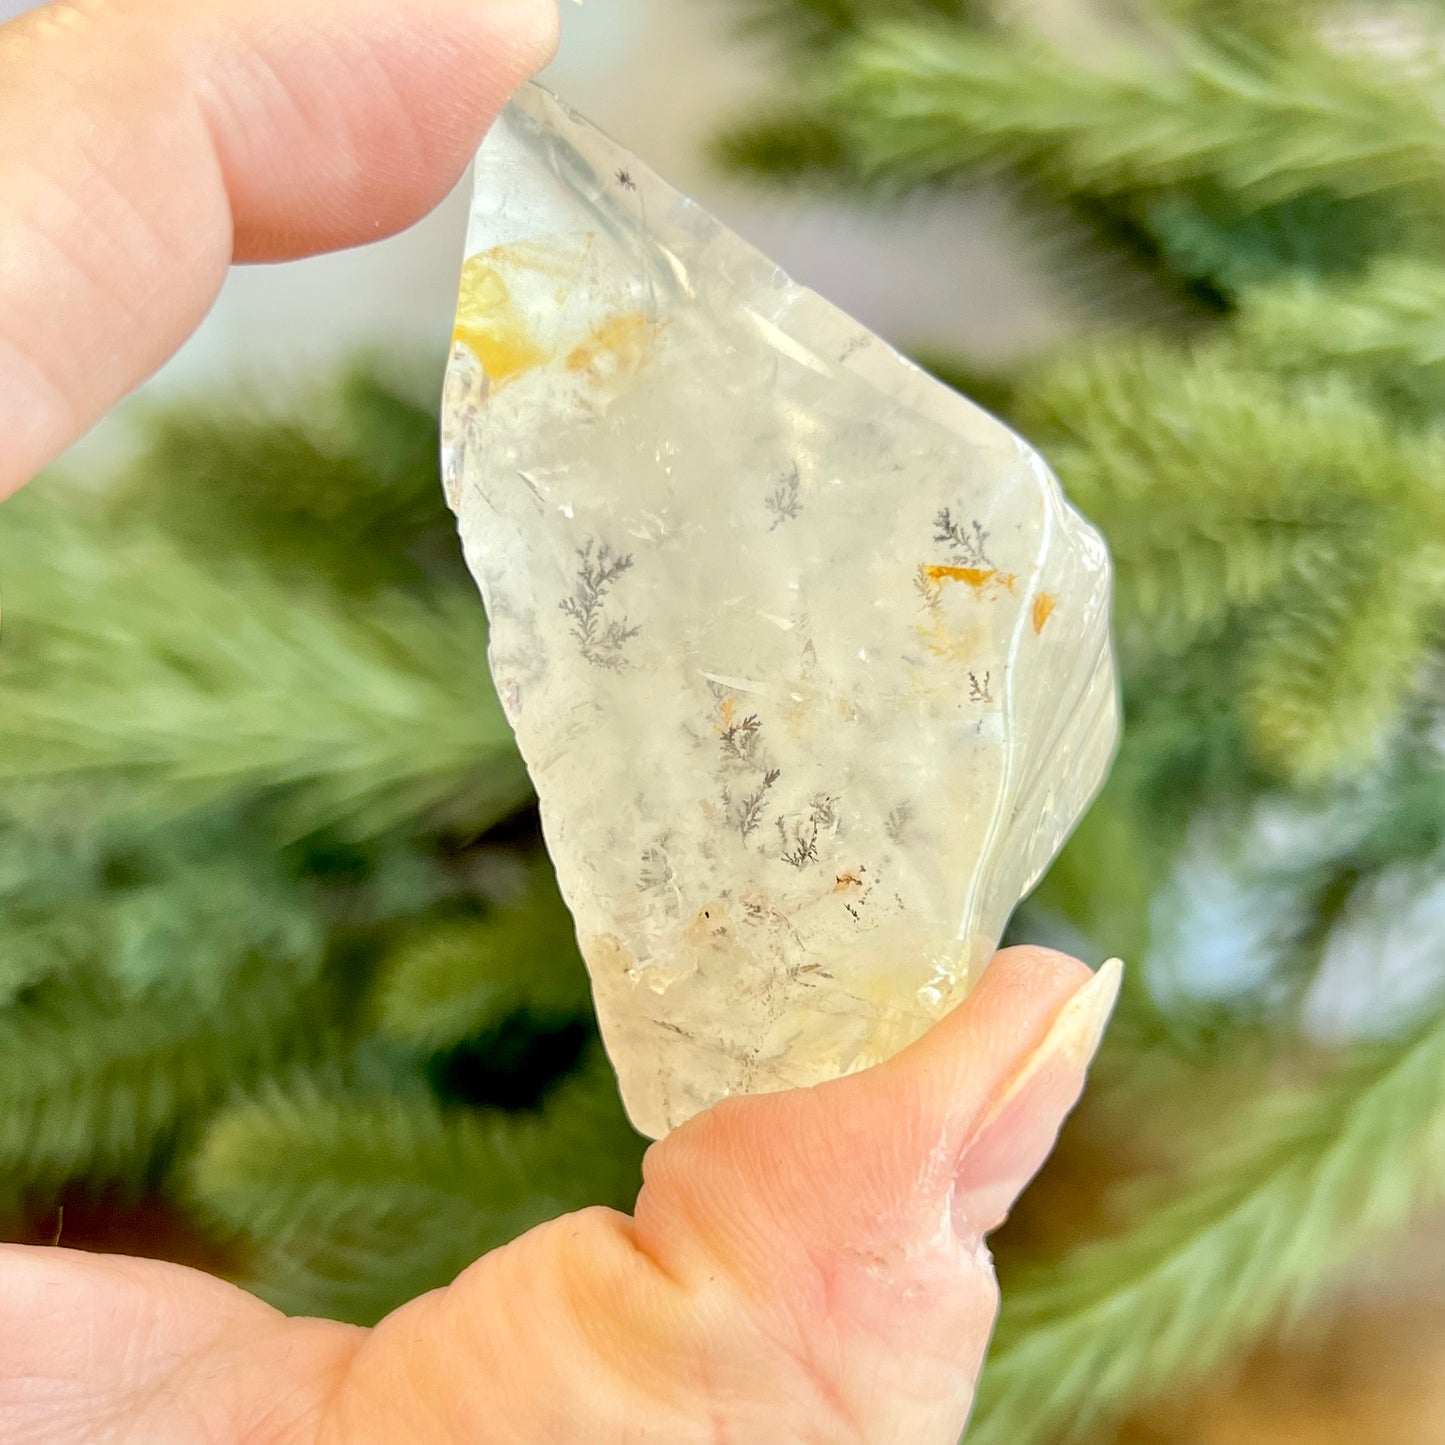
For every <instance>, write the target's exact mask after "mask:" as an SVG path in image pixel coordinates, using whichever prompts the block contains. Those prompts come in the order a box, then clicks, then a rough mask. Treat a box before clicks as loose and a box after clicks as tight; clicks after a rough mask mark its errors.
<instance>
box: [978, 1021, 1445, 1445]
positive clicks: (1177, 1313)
mask: <svg viewBox="0 0 1445 1445" xmlns="http://www.w3.org/2000/svg"><path fill="white" fill-rule="evenodd" d="M1230 1133H1231V1139H1230V1141H1229V1142H1228V1143H1226V1144H1223V1145H1221V1146H1219V1147H1218V1148H1216V1149H1215V1150H1214V1151H1213V1152H1212V1153H1210V1154H1209V1155H1208V1156H1207V1157H1204V1158H1202V1159H1201V1162H1200V1165H1199V1167H1198V1169H1197V1170H1196V1171H1195V1174H1194V1177H1193V1178H1192V1179H1191V1180H1189V1181H1187V1182H1185V1183H1184V1184H1182V1185H1181V1184H1180V1183H1178V1182H1175V1183H1173V1184H1172V1185H1171V1186H1170V1190H1169V1195H1170V1201H1171V1202H1169V1203H1167V1204H1163V1205H1161V1207H1159V1208H1158V1209H1157V1210H1156V1211H1155V1212H1154V1213H1152V1214H1149V1215H1145V1216H1143V1217H1140V1218H1134V1219H1131V1220H1130V1221H1129V1222H1128V1223H1127V1224H1126V1225H1125V1226H1124V1227H1122V1228H1121V1230H1120V1231H1119V1234H1118V1236H1117V1237H1116V1238H1112V1239H1109V1240H1107V1241H1104V1242H1101V1243H1098V1244H1093V1245H1088V1246H1085V1247H1082V1248H1080V1249H1078V1250H1076V1251H1075V1252H1074V1253H1072V1254H1071V1255H1069V1256H1068V1257H1066V1258H1065V1259H1063V1260H1061V1261H1059V1262H1058V1263H1057V1264H1056V1265H1054V1266H1053V1267H1050V1268H1048V1269H1040V1270H1037V1271H1036V1272H1035V1273H1033V1274H1031V1275H1029V1276H1028V1277H1026V1278H1023V1279H1009V1280H1005V1282H1004V1307H1003V1313H1002V1315H1001V1317H1000V1321H999V1326H998V1331H997V1333H996V1335H995V1339H994V1345H993V1349H992V1353H991V1355H990V1359H989V1363H988V1365H987V1367H986V1369H985V1372H984V1376H983V1381H982V1386H981V1390H980V1395H979V1403H978V1411H977V1418H976V1420H975V1423H974V1425H973V1426H972V1428H971V1430H970V1431H969V1434H968V1445H1045V1442H1057V1441H1062V1440H1074V1439H1082V1438H1084V1437H1085V1436H1086V1434H1087V1433H1088V1431H1089V1430H1090V1429H1091V1428H1092V1427H1095V1426H1097V1425H1099V1424H1100V1423H1102V1422H1106V1421H1108V1420H1110V1419H1113V1418H1116V1417H1117V1416H1118V1415H1119V1414H1120V1413H1121V1412H1122V1410H1123V1409H1125V1408H1128V1407H1129V1406H1131V1405H1132V1404H1133V1403H1134V1402H1135V1401H1137V1400H1140V1399H1144V1398H1147V1397H1149V1396H1151V1395H1153V1394H1155V1393H1157V1392H1158V1391H1160V1390H1162V1389H1164V1388H1166V1387H1167V1388H1169V1389H1171V1390H1179V1389H1183V1388H1185V1387H1186V1386H1187V1385H1188V1384H1189V1383H1191V1382H1197V1381H1201V1380H1203V1379H1204V1378H1205V1377H1206V1376H1207V1375H1208V1373H1209V1372H1210V1371H1211V1370H1213V1369H1214V1368H1216V1367H1217V1366H1218V1365H1219V1364H1221V1363H1222V1362H1224V1361H1226V1360H1228V1359H1230V1358H1232V1357H1233V1356H1234V1355H1236V1354H1237V1352H1238V1351H1239V1350H1240V1349H1241V1348H1242V1347H1243V1346H1245V1345H1246V1344H1247V1343H1248V1342H1249V1341H1251V1340H1252V1339H1254V1338H1255V1337H1256V1336H1257V1335H1258V1334H1259V1333H1260V1332H1261V1331H1262V1330H1263V1329H1265V1328H1267V1327H1268V1326H1270V1325H1272V1324H1274V1323H1276V1322H1278V1321H1281V1320H1283V1319H1287V1318H1289V1317H1290V1316H1292V1315H1293V1314H1295V1313H1297V1312H1298V1311H1299V1309H1300V1308H1301V1307H1302V1306H1303V1305H1304V1304H1306V1303H1307V1302H1308V1301H1309V1300H1310V1299H1311V1298H1313V1297H1314V1296H1315V1295H1316V1294H1317V1293H1318V1292H1319V1290H1320V1289H1321V1288H1322V1285H1323V1282H1324V1281H1326V1280H1327V1279H1328V1278H1329V1276H1330V1274H1331V1272H1332V1271H1333V1270H1335V1269H1336V1268H1338V1266H1339V1265H1340V1264H1341V1263H1342V1262H1344V1261H1345V1260H1347V1259H1348V1258H1349V1257H1350V1256H1351V1255H1352V1254H1355V1253H1357V1252H1358V1251H1359V1250H1360V1249H1362V1248H1363V1247H1365V1246H1367V1245H1369V1244H1372V1243H1375V1242H1377V1241H1378V1240H1379V1239H1380V1238H1381V1237H1382V1236H1384V1235H1386V1234H1388V1233H1390V1232H1392V1231H1397V1230H1399V1229H1401V1228H1402V1227H1403V1226H1404V1225H1405V1224H1406V1223H1407V1222H1408V1221H1409V1220H1410V1219H1411V1218H1412V1216H1413V1214H1414V1212H1415V1211H1416V1210H1418V1209H1419V1208H1420V1207H1421V1206H1422V1205H1423V1204H1425V1203H1426V1202H1428V1201H1429V1200H1431V1199H1434V1198H1436V1197H1438V1195H1439V1193H1440V1191H1441V1189H1442V1186H1445V1019H1442V1020H1437V1021H1435V1022H1434V1023H1433V1024H1432V1025H1431V1026H1430V1027H1429V1028H1427V1029H1426V1030H1425V1031H1424V1032H1422V1033H1421V1034H1419V1035H1418V1036H1417V1037H1415V1038H1413V1039H1412V1040H1410V1041H1409V1042H1408V1043H1406V1044H1404V1045H1403V1046H1400V1047H1398V1048H1396V1049H1394V1050H1391V1051H1387V1052H1385V1053H1383V1054H1381V1055H1379V1056H1378V1057H1375V1058H1373V1059H1367V1060H1365V1061H1363V1062H1362V1063H1360V1064H1359V1065H1358V1066H1357V1067H1354V1068H1352V1069H1349V1070H1347V1071H1345V1072H1343V1073H1342V1074H1341V1075H1340V1076H1339V1077H1337V1078H1334V1079H1330V1080H1327V1081H1326V1082H1324V1083H1323V1084H1321V1085H1320V1086H1319V1087H1318V1088H1317V1089H1315V1090H1314V1091H1312V1092H1305V1093H1302V1094H1300V1095H1299V1096H1297V1097H1293V1098H1286V1099H1271V1100H1267V1101H1265V1102H1264V1103H1263V1104H1261V1105H1260V1106H1259V1107H1258V1108H1257V1109H1256V1110H1255V1111H1254V1113H1253V1116H1251V1117H1245V1118H1243V1119H1241V1120H1240V1121H1239V1123H1238V1124H1237V1125H1236V1126H1235V1127H1234V1128H1233V1129H1231V1131H1230Z"/></svg>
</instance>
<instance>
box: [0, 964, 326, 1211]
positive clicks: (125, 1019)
mask: <svg viewBox="0 0 1445 1445" xmlns="http://www.w3.org/2000/svg"><path fill="white" fill-rule="evenodd" d="M306 973H307V970H305V969H302V970H299V971H298V970H297V969H296V968H294V967H292V968H278V967H277V966H276V964H275V961H274V960H271V959H263V958H259V957H257V958H253V959H251V960H250V962H249V964H248V966H247V967H246V968H244V969H243V970H241V971H240V972H239V973H238V974H237V976H236V978H235V980H234V982H233V983H232V986H231V987H230V988H229V989H227V990H226V992H225V995H224V997H223V998H222V999H221V1000H219V1002H216V1001H213V1000H210V999H205V998H204V997H203V998H201V999H185V998H174V999H170V1000H167V1001H166V1002H165V1003H164V1004H163V1005H159V1004H158V1003H157V1002H156V1001H154V1000H152V1001H149V1002H148V1003H146V1004H143V1005H138V1004H135V1003H134V1002H131V1001H129V1000H127V999H126V998H125V997H124V995H123V994H119V993H118V992H117V990H116V989H115V988H114V987H112V986H108V985H107V984H106V983H104V982H103V981H100V980H96V979H76V980H70V981H66V982H64V983H61V982H55V983H52V984H47V985H43V986H41V987H40V988H37V989H35V990H33V991H32V993H31V994H30V995H28V996H27V998H26V1000H25V1002H24V1003H19V1004H12V1005H11V1006H10V1007H9V1008H8V1009H6V1010H5V1011H3V1012H0V1199H3V1200H6V1201H8V1202H13V1201H15V1200H17V1199H19V1198H20V1197H22V1196H23V1195H24V1194H26V1193H27V1192H30V1191H34V1190H49V1189H54V1188H56V1187H57V1186H59V1185H60V1184H62V1183H64V1182H65V1181H66V1180H68V1179H72V1178H77V1177H80V1176H82V1175H84V1176H87V1177H90V1178H93V1179H100V1180H105V1181H116V1182H137V1181H139V1180H141V1179H142V1178H144V1177H145V1176H146V1175H147V1174H148V1173H149V1172H150V1171H151V1170H152V1169H153V1167H154V1166H155V1164H156V1161H157V1158H158V1156H159V1155H160V1154H161V1153H162V1152H163V1150H164V1149H165V1148H166V1147H167V1146H168V1145H169V1144H170V1143H171V1142H172V1140H173V1139H174V1137H175V1136H176V1135H177V1134H178V1133H179V1132H180V1131H182V1130H184V1129H187V1128H193V1127H194V1126H195V1124H196V1123H197V1122H198V1121H199V1120H200V1119H202V1118H204V1117H205V1115H206V1113H207V1112H208V1111H209V1110H210V1109H212V1108H214V1107H215V1106H216V1105H217V1104H218V1103H220V1102H221V1101H222V1100H224V1099H225V1098H226V1097H227V1095H228V1094H230V1093H231V1092H232V1091H233V1090H234V1089H237V1088H243V1087H245V1086H246V1085H248V1084H250V1083H252V1082H254V1081H256V1080H258V1079H260V1078H261V1077H263V1076H264V1074H265V1073H266V1072H267V1071H269V1070H270V1069H272V1068H274V1067H276V1065H277V1063H278V1062H279V1061H281V1060H284V1059H285V1058H287V1057H288V1056H304V1055H305V1054H306V1053H307V1052H309V1051H310V1050H311V1049H312V1048H313V1047H314V1045H313V1044H312V1042H311V1041H312V1040H313V1039H314V1038H315V1037H316V1036H317V1034H318V1029H317V1026H316V1020H317V1018H318V1016H321V1015H324V1013H325V1012H326V1010H327V1006H328V1000H327V998H326V995H325V990H324V989H321V988H318V986H317V985H316V984H314V983H311V982H308V980H307V977H306Z"/></svg>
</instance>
